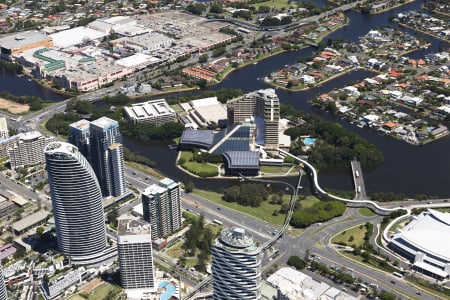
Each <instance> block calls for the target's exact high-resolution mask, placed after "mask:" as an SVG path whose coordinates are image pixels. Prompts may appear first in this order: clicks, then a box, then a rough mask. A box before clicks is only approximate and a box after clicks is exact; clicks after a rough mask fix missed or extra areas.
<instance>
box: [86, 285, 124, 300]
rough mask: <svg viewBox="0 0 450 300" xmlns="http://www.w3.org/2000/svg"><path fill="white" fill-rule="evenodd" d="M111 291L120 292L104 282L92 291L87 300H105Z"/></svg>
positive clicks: (116, 287)
mask: <svg viewBox="0 0 450 300" xmlns="http://www.w3.org/2000/svg"><path fill="white" fill-rule="evenodd" d="M112 290H120V288H119V287H118V286H114V285H112V284H110V283H107V282H105V283H103V284H101V285H99V286H97V287H96V288H95V289H94V291H93V292H92V294H91V295H90V296H89V300H106V299H107V296H108V293H109V292H110V291H112Z"/></svg>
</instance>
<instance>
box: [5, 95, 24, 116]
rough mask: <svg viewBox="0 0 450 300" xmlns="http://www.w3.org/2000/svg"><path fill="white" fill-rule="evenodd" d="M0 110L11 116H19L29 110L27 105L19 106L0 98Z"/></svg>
mask: <svg viewBox="0 0 450 300" xmlns="http://www.w3.org/2000/svg"><path fill="white" fill-rule="evenodd" d="M0 109H5V110H7V111H8V112H10V113H12V114H20V113H24V112H27V111H29V110H30V106H29V105H27V104H20V103H17V102H14V101H11V100H7V99H4V98H1V97H0Z"/></svg>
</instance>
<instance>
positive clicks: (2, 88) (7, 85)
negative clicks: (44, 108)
mask: <svg viewBox="0 0 450 300" xmlns="http://www.w3.org/2000/svg"><path fill="white" fill-rule="evenodd" d="M0 92H8V93H10V94H13V95H16V96H26V95H28V96H37V97H39V98H41V99H44V100H45V101H50V102H57V101H62V100H64V99H67V96H64V95H60V94H57V93H55V92H53V91H51V90H49V89H46V88H44V87H42V86H40V85H39V84H38V83H36V82H35V81H34V80H32V79H31V78H29V77H27V76H24V75H16V74H15V73H13V72H11V71H8V70H5V69H4V68H0Z"/></svg>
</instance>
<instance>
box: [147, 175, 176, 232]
mask: <svg viewBox="0 0 450 300" xmlns="http://www.w3.org/2000/svg"><path fill="white" fill-rule="evenodd" d="M142 206H143V213H144V220H146V221H147V222H149V223H150V224H151V227H152V237H153V238H154V239H156V238H159V237H163V236H167V235H169V234H171V233H173V232H174V231H176V230H178V229H179V228H181V190H180V183H179V182H175V181H173V180H172V179H169V178H164V179H162V180H161V181H160V182H159V185H156V184H153V185H151V186H149V187H147V188H146V189H144V190H143V191H142Z"/></svg>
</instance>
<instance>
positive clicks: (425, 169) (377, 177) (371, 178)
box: [0, 0, 450, 197]
mask: <svg viewBox="0 0 450 300" xmlns="http://www.w3.org/2000/svg"><path fill="white" fill-rule="evenodd" d="M423 1H424V0H419V1H415V2H413V3H410V4H407V5H405V6H403V7H399V8H396V9H394V10H392V11H388V12H385V13H382V14H378V15H363V14H359V13H355V12H346V13H345V14H346V15H347V16H348V17H349V18H350V24H349V25H348V26H346V27H343V28H341V29H339V30H337V31H336V32H334V33H332V34H331V35H330V36H329V38H338V37H339V38H344V39H346V40H349V41H357V40H358V38H359V37H360V36H362V35H364V34H366V33H367V32H368V31H369V30H370V29H374V28H377V27H382V26H385V25H390V26H392V27H397V25H396V24H395V23H392V22H390V21H389V17H391V16H393V15H395V14H397V13H399V12H401V11H403V10H419V9H420V7H421V5H422V3H423ZM318 3H319V5H323V4H324V3H325V2H323V1H319V2H318ZM403 30H405V31H407V32H409V33H411V34H413V35H417V36H420V37H424V38H426V39H428V40H429V41H430V42H431V43H432V44H431V46H430V47H429V48H428V49H426V50H418V51H416V52H414V53H411V54H409V56H410V57H414V58H417V57H422V56H423V55H424V54H426V53H430V52H434V51H437V50H438V49H439V47H440V46H442V45H443V42H441V41H440V40H437V39H433V38H431V37H429V36H426V35H423V34H421V33H416V32H412V31H409V30H406V29H403ZM313 52H314V49H313V48H305V49H301V50H298V51H292V52H285V53H282V54H280V55H276V56H273V57H270V58H268V59H266V60H263V61H261V62H259V63H258V64H256V65H249V66H247V67H245V68H242V69H238V70H236V71H234V72H233V73H231V74H230V75H229V76H228V77H227V78H226V79H225V80H224V81H223V82H221V83H220V84H219V85H217V86H215V87H213V89H219V88H241V89H242V90H243V91H244V92H249V91H253V90H256V89H261V88H268V86H267V85H266V84H265V83H264V82H263V81H262V80H259V78H263V77H265V76H266V75H267V74H269V73H270V72H271V71H274V70H277V69H279V68H281V67H283V66H284V65H286V64H291V63H293V62H295V61H296V60H297V59H299V58H300V57H305V56H309V55H311V54H312V53H313ZM369 74H370V73H369V72H366V71H355V72H352V73H350V74H347V75H344V76H341V77H339V78H337V79H335V80H333V81H330V82H327V83H324V84H323V85H321V86H320V87H317V88H315V89H312V90H309V91H302V92H289V91H285V90H281V89H279V90H277V94H278V96H279V98H280V100H281V102H282V103H289V104H292V105H293V106H294V107H295V108H297V109H299V110H302V111H305V112H309V113H314V114H317V115H320V116H321V117H322V118H323V119H324V120H327V121H335V122H339V123H340V124H342V125H343V126H344V127H346V128H348V129H349V130H351V131H352V132H355V133H357V134H359V135H360V136H361V137H363V138H365V139H367V140H369V141H370V142H372V143H374V144H375V145H376V146H377V147H378V148H379V149H380V150H381V151H383V153H384V158H385V162H384V164H383V165H381V166H379V167H377V168H375V169H373V170H363V171H364V179H365V184H366V189H367V192H368V193H369V194H371V193H374V192H397V193H405V194H407V195H409V196H414V195H416V194H427V195H430V196H439V197H448V196H450V190H448V189H447V185H448V186H450V176H448V170H450V158H449V157H447V151H448V150H450V138H444V139H441V140H438V141H435V142H432V143H429V144H427V145H425V146H421V147H419V146H412V145H409V144H407V143H405V142H402V141H398V140H395V139H393V138H389V137H386V136H379V135H377V134H376V133H374V132H371V131H369V130H368V129H361V128H358V127H356V126H353V125H351V124H348V123H347V122H344V121H342V120H340V119H338V118H335V117H334V116H331V115H329V114H327V113H324V112H322V111H318V110H315V109H313V108H312V107H311V106H310V105H309V103H308V100H309V99H310V98H311V97H312V96H314V95H317V94H319V93H324V92H328V91H329V90H331V89H333V88H335V87H339V86H344V85H345V84H346V83H348V82H349V81H352V80H360V79H363V78H365V77H366V76H368V75H369ZM2 76H5V75H2ZM7 80H8V81H9V80H12V82H13V83H14V84H16V85H17V84H18V85H19V86H21V89H17V90H16V89H13V91H15V92H14V94H20V92H22V91H24V90H27V92H29V91H30V90H31V89H28V88H27V89H24V88H23V87H24V86H29V85H32V86H33V88H34V90H33V93H36V95H38V93H41V94H42V93H46V91H45V90H43V89H42V90H41V89H39V88H36V86H35V83H34V82H29V81H27V79H25V78H13V79H11V78H10V77H8V78H7ZM18 80H20V81H18ZM18 82H19V83H18ZM5 86H6V87H9V86H10V85H9V82H8V83H7V84H5V82H4V80H3V77H2V80H1V83H0V90H3V89H5ZM7 90H8V91H10V92H11V89H9V88H8V89H7ZM52 94H54V93H52ZM55 95H57V94H54V95H52V97H53V99H55V100H56V98H54V97H55ZM58 96H59V95H58ZM44 98H46V97H44ZM124 144H125V146H126V147H128V148H129V149H130V150H132V151H135V152H137V153H140V154H142V155H145V156H147V157H149V158H150V159H152V160H154V161H155V162H156V168H157V169H158V170H160V171H161V172H163V173H164V174H165V175H166V176H169V177H172V178H174V179H177V180H180V181H183V180H184V179H185V178H187V177H189V176H188V175H186V174H185V173H183V172H182V171H180V170H178V169H177V168H176V167H175V163H174V162H175V157H176V154H177V153H176V151H175V150H168V148H167V144H165V143H160V142H152V143H147V144H143V143H138V142H135V141H132V140H130V139H127V138H124ZM161 158H163V159H161ZM190 179H191V180H192V181H193V182H194V184H195V186H196V187H199V188H203V189H217V188H219V187H226V186H228V185H229V184H230V180H217V179H212V180H203V179H198V178H190ZM292 180H293V179H292ZM319 182H320V184H321V186H322V187H324V188H333V189H344V190H352V189H353V188H354V187H353V181H352V177H351V172H350V164H349V168H348V169H345V170H342V169H340V170H329V171H327V172H320V173H319ZM307 185H308V183H307V182H305V183H304V184H303V186H307Z"/></svg>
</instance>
